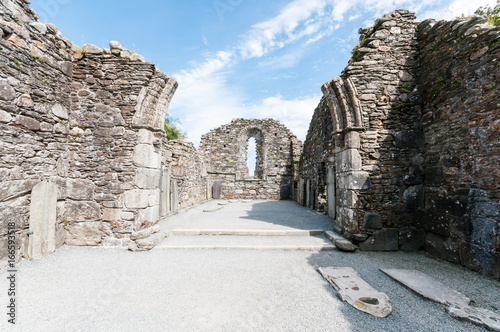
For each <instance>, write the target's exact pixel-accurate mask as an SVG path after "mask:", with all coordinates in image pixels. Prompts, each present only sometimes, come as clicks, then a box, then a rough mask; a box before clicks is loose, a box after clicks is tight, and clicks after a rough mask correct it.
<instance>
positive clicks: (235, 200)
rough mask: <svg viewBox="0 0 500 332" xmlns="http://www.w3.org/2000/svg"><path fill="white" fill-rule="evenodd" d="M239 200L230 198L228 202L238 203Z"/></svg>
mask: <svg viewBox="0 0 500 332" xmlns="http://www.w3.org/2000/svg"><path fill="white" fill-rule="evenodd" d="M239 202H240V200H239V199H230V200H229V203H239Z"/></svg>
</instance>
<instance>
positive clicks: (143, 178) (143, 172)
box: [135, 168, 161, 189]
mask: <svg viewBox="0 0 500 332" xmlns="http://www.w3.org/2000/svg"><path fill="white" fill-rule="evenodd" d="M160 175H161V172H160V170H159V169H151V168H138V169H137V171H136V173H135V184H136V185H137V186H138V187H139V188H141V189H156V188H158V187H159V185H160Z"/></svg>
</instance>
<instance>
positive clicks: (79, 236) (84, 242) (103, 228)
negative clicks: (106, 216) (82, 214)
mask: <svg viewBox="0 0 500 332" xmlns="http://www.w3.org/2000/svg"><path fill="white" fill-rule="evenodd" d="M109 235H111V226H110V225H109V224H108V223H103V222H84V223H76V224H71V225H69V226H67V235H66V244H68V245H70V246H98V245H99V244H101V242H102V239H103V238H104V237H106V236H109Z"/></svg>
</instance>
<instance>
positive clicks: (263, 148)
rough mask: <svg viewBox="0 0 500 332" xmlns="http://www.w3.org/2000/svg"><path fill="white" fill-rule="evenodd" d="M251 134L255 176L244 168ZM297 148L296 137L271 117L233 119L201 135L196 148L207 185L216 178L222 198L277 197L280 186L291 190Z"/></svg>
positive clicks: (298, 152)
mask: <svg viewBox="0 0 500 332" xmlns="http://www.w3.org/2000/svg"><path fill="white" fill-rule="evenodd" d="M251 137H254V138H255V140H256V145H257V160H256V170H255V176H249V174H248V167H247V148H248V140H249V138H251ZM301 149H302V145H301V142H300V141H299V140H298V139H297V137H296V136H295V135H293V134H292V132H291V131H290V130H289V129H287V128H286V127H285V126H283V125H282V124H280V123H279V122H277V121H275V120H272V119H262V120H258V119H251V120H247V119H235V120H233V121H232V122H231V123H230V124H227V125H224V126H221V127H219V128H217V129H214V130H211V131H210V132H209V133H208V134H205V135H203V136H202V139H201V143H200V148H199V151H200V153H201V154H202V156H203V160H204V164H205V165H206V167H207V169H206V170H207V176H208V181H209V187H210V188H211V187H212V186H213V184H214V182H216V181H220V182H221V183H222V198H249V199H280V191H281V187H282V186H288V189H284V190H289V192H290V191H291V187H292V184H293V180H294V178H295V176H296V172H298V162H299V158H300V153H301ZM285 196H286V195H285Z"/></svg>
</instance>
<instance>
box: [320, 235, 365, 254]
mask: <svg viewBox="0 0 500 332" xmlns="http://www.w3.org/2000/svg"><path fill="white" fill-rule="evenodd" d="M325 236H326V237H327V238H328V239H329V240H330V241H332V242H333V243H335V246H336V247H337V248H338V249H339V250H341V251H347V252H354V251H356V250H358V246H357V245H355V244H353V243H352V242H351V241H349V240H347V239H346V238H344V237H342V236H340V235H338V234H336V233H334V232H332V231H326V232H325Z"/></svg>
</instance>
